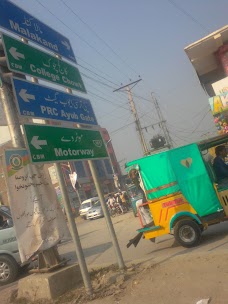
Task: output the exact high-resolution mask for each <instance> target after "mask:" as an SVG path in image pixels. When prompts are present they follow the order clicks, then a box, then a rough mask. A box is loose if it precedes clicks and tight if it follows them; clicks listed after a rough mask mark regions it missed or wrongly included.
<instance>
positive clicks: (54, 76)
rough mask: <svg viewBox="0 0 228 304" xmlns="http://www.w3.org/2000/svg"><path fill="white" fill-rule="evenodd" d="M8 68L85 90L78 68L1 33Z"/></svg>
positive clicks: (78, 89)
mask: <svg viewBox="0 0 228 304" xmlns="http://www.w3.org/2000/svg"><path fill="white" fill-rule="evenodd" d="M2 40H3V46H4V50H5V54H6V58H7V63H8V68H9V69H10V70H11V71H13V72H17V73H21V74H25V75H30V76H33V77H37V78H41V79H44V80H47V81H50V82H52V83H56V84H60V85H62V86H64V87H68V88H71V89H75V90H77V91H80V92H84V93H85V92H86V89H85V86H84V83H83V81H82V78H81V75H80V73H79V70H78V69H77V68H76V67H75V66H73V65H70V64H68V63H66V62H64V61H62V60H60V59H58V58H56V57H54V56H51V55H49V54H47V53H44V52H42V51H40V50H38V49H36V48H34V47H32V46H30V45H28V44H25V43H23V42H20V41H18V40H16V39H14V38H11V37H9V36H7V35H5V34H2Z"/></svg>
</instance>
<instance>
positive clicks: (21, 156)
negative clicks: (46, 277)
mask: <svg viewBox="0 0 228 304" xmlns="http://www.w3.org/2000/svg"><path fill="white" fill-rule="evenodd" d="M5 171H6V177H7V186H8V190H9V198H10V207H11V211H12V216H13V222H14V228H15V231H16V237H17V240H18V246H19V252H20V257H21V260H22V262H24V261H26V260H28V259H29V258H30V257H32V256H33V255H34V253H36V252H39V251H41V250H45V249H48V248H50V247H52V246H54V245H56V244H57V243H58V242H59V241H60V240H61V239H69V238H70V233H69V230H68V227H67V224H66V221H65V219H64V215H63V212H62V210H61V206H60V204H59V203H58V201H57V196H56V193H55V190H54V188H53V186H52V183H51V179H50V176H49V174H48V170H47V169H45V168H44V166H43V165H40V166H37V165H36V166H35V165H31V164H30V160H29V154H28V151H27V150H26V149H20V150H15V149H13V150H5Z"/></svg>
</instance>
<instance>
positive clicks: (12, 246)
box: [0, 206, 24, 285]
mask: <svg viewBox="0 0 228 304" xmlns="http://www.w3.org/2000/svg"><path fill="white" fill-rule="evenodd" d="M22 266H24V265H22V264H21V260H20V256H19V250H18V244H17V239H16V235H15V230H14V228H13V221H12V216H11V213H10V209H9V207H7V206H0V285H5V284H8V283H11V282H13V281H14V280H15V279H16V278H17V276H18V274H19V270H20V267H22Z"/></svg>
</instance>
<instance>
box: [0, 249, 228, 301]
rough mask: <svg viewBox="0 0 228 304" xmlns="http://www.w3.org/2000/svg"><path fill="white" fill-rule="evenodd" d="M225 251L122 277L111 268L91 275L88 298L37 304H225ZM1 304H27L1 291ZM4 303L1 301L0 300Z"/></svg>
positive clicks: (75, 295) (79, 294) (140, 268)
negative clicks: (202, 303) (204, 301)
mask: <svg viewBox="0 0 228 304" xmlns="http://www.w3.org/2000/svg"><path fill="white" fill-rule="evenodd" d="M227 254H228V252H227V251H224V252H220V253H219V254H215V253H210V252H209V253H208V252H207V253H205V254H191V256H190V255H189V256H188V255H177V256H175V257H172V258H170V259H169V258H166V259H165V260H161V261H159V262H158V263H156V264H155V263H154V262H153V261H147V262H144V263H142V264H137V265H131V266H129V267H128V268H127V270H126V271H125V272H124V273H119V271H118V269H117V268H116V267H115V266H111V267H109V268H105V269H99V270H96V271H93V272H92V273H91V277H92V281H93V287H94V290H95V294H94V295H93V297H91V298H89V297H87V296H86V294H85V291H84V288H83V287H82V286H81V287H80V288H78V289H75V290H72V291H71V292H69V293H67V294H65V295H63V296H62V297H60V298H59V299H57V300H56V301H53V302H48V301H39V302H37V304H38V303H39V304H44V303H45V304H49V303H55V304H60V303H64V304H65V303H66V304H79V303H80V304H82V303H91V304H105V303H111V304H112V303H115V304H118V303H123V304H132V303H134V304H142V303H145V304H147V303H148V304H149V303H150V304H151V303H155V304H196V303H197V301H199V300H201V299H208V298H210V303H211V304H227V303H228V283H227V282H228V259H227ZM0 297H1V301H0V303H1V304H6V303H20V304H27V303H30V302H27V301H26V300H24V299H21V300H17V299H16V290H15V289H14V290H12V288H9V289H6V290H5V291H1V294H0ZM4 299H5V300H4Z"/></svg>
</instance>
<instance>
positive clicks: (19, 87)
mask: <svg viewBox="0 0 228 304" xmlns="http://www.w3.org/2000/svg"><path fill="white" fill-rule="evenodd" d="M12 83H13V88H14V94H15V98H16V100H17V105H18V110H19V114H20V115H21V116H24V117H30V118H41V119H48V120H58V121H67V122H74V123H78V124H87V125H97V120H96V116H95V114H94V111H93V108H92V105H91V102H90V101H89V100H88V99H85V98H82V97H79V96H76V95H72V94H68V93H64V92H62V91H59V90H55V89H52V88H48V87H46V86H43V85H40V84H35V83H31V82H29V81H25V80H21V79H19V78H16V77H13V78H12Z"/></svg>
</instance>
